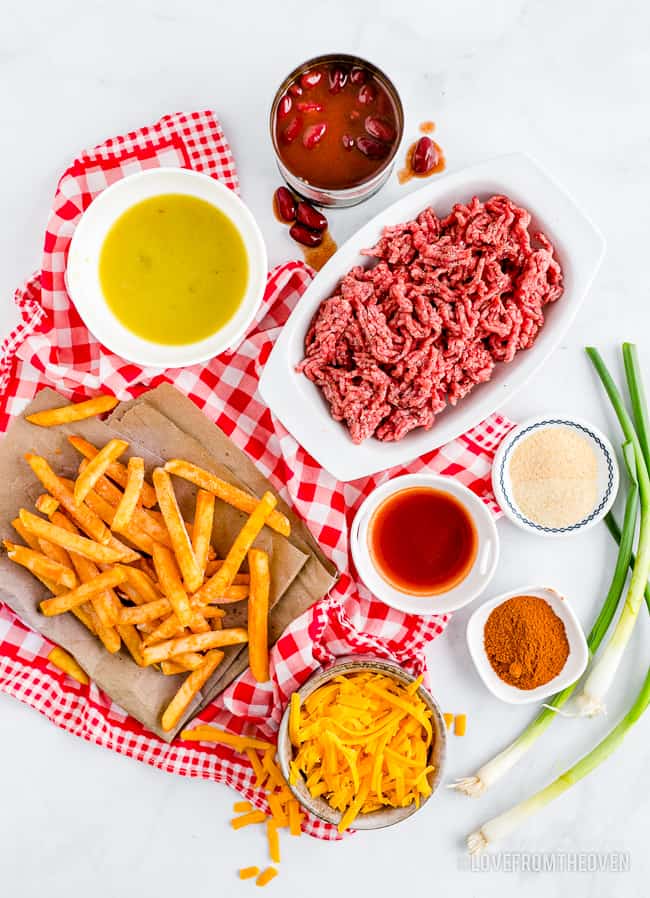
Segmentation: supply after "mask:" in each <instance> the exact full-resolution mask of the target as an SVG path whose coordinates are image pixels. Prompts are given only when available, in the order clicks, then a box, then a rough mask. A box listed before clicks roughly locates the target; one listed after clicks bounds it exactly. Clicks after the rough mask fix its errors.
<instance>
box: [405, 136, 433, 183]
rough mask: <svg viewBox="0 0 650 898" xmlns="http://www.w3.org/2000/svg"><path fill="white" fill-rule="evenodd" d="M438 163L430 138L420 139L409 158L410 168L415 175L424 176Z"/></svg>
mask: <svg viewBox="0 0 650 898" xmlns="http://www.w3.org/2000/svg"><path fill="white" fill-rule="evenodd" d="M437 162H438V151H437V149H436V145H435V144H434V142H433V141H432V140H431V138H430V137H421V138H420V139H419V140H418V142H417V143H416V144H415V149H414V150H413V155H412V156H411V168H412V169H413V171H414V172H415V173H416V174H417V175H426V173H427V172H428V171H431V169H432V168H433V167H434V165H436V163H437Z"/></svg>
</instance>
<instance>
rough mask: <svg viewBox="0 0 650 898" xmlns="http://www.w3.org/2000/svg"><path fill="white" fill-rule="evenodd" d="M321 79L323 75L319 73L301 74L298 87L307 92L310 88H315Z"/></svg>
mask: <svg viewBox="0 0 650 898" xmlns="http://www.w3.org/2000/svg"><path fill="white" fill-rule="evenodd" d="M322 77H323V73H322V72H319V71H316V72H303V74H302V75H301V76H300V86H301V87H303V88H304V89H305V90H309V88H310V87H316V85H317V84H319V82H320V80H321V78H322Z"/></svg>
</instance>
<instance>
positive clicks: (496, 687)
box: [467, 586, 589, 705]
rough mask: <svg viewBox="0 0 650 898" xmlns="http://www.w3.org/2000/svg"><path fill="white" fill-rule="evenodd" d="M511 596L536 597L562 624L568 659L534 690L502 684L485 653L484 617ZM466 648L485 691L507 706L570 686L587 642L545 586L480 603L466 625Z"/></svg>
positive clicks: (581, 665)
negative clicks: (551, 610) (553, 675)
mask: <svg viewBox="0 0 650 898" xmlns="http://www.w3.org/2000/svg"><path fill="white" fill-rule="evenodd" d="M515 596H536V597H537V598H540V599H544V600H545V601H546V602H548V604H549V605H550V606H551V608H552V609H553V611H554V612H555V613H556V614H557V616H558V617H559V618H560V620H561V621H562V623H563V624H564V629H565V631H566V637H567V640H568V643H569V656H568V658H567V659H566V661H565V663H564V667H563V668H562V670H561V671H560V673H559V674H558V675H557V676H556V677H553V679H552V680H549V682H548V683H544V685H543V686H538V687H537V688H536V689H518V688H517V687H516V686H511V685H510V684H509V683H506V682H505V680H502V679H501V677H500V676H499V675H498V674H497V672H496V671H495V670H494V668H493V667H492V665H491V664H490V661H489V659H488V656H487V654H486V652H485V646H484V630H485V624H486V622H487V619H488V617H489V616H490V614H491V613H492V611H493V609H494V608H496V607H497V605H501V604H502V603H503V602H506V601H507V600H508V599H512V598H514V597H515ZM467 646H468V648H469V653H470V655H471V656H472V661H473V662H474V666H475V667H476V670H477V671H478V674H479V676H480V678H481V679H482V680H483V682H484V683H485V685H486V686H487V688H488V689H489V690H490V692H491V693H492V694H493V695H496V697H497V698H500V699H501V701H503V702H508V703H509V704H511V705H528V704H530V703H531V702H540V701H542V699H545V698H548V697H549V695H554V694H555V693H556V692H559V691H560V690H561V689H564V688H565V687H566V686H570V685H571V683H575V681H576V680H577V679H578V678H579V677H581V676H582V675H583V673H584V672H585V669H586V667H587V663H588V661H589V649H588V648H587V640H586V638H585V634H584V633H583V631H582V627H581V626H580V622H579V620H578V618H577V617H576V616H575V614H574V612H573V609H572V608H571V606H570V604H569V602H568V601H567V599H565V597H564V596H562V595H560V593H559V592H557V590H555V589H551V588H550V587H547V586H524V587H522V588H521V589H513V590H512V591H511V592H506V593H504V594H503V595H501V596H497V597H496V598H494V599H490V600H489V601H487V602H484V603H483V604H482V605H481V606H480V607H479V608H477V609H476V611H475V612H474V614H472V616H471V617H470V619H469V621H468V622H467Z"/></svg>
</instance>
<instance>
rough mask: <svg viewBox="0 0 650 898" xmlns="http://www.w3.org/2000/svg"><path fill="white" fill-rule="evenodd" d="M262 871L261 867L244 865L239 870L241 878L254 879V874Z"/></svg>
mask: <svg viewBox="0 0 650 898" xmlns="http://www.w3.org/2000/svg"><path fill="white" fill-rule="evenodd" d="M259 872H260V868H259V867H242V868H241V870H240V871H239V878H240V879H252V878H253V877H254V876H257V874H258V873H259Z"/></svg>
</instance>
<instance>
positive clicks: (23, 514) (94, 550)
mask: <svg viewBox="0 0 650 898" xmlns="http://www.w3.org/2000/svg"><path fill="white" fill-rule="evenodd" d="M18 516H19V517H20V520H21V521H22V523H23V526H25V527H26V528H27V529H28V530H30V531H31V532H32V533H34V534H35V535H36V536H37V537H39V539H47V540H49V541H50V542H51V543H56V544H57V545H58V546H63V548H64V549H66V551H69V552H70V551H71V552H76V553H77V554H78V555H83V556H84V558H89V559H90V560H91V561H96V562H97V563H98V564H114V563H115V562H116V561H121V560H122V559H123V558H124V555H125V552H123V551H118V550H117V549H113V548H111V547H110V546H107V545H102V544H100V543H97V542H95V541H94V540H92V539H87V538H86V537H85V536H80V535H79V534H78V533H70V532H69V531H67V530H64V529H63V528H62V527H57V525H56V524H53V523H52V522H51V521H44V520H43V519H42V518H39V517H37V516H36V515H35V514H32V513H31V512H29V511H27V510H26V509H24V508H21V509H20V511H19V512H18Z"/></svg>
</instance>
